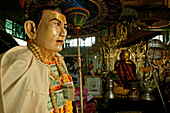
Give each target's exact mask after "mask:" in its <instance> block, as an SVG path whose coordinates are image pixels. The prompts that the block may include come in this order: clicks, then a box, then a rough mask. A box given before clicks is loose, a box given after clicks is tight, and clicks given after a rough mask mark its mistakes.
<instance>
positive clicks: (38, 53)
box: [28, 42, 67, 113]
mask: <svg viewBox="0 0 170 113" xmlns="http://www.w3.org/2000/svg"><path fill="white" fill-rule="evenodd" d="M28 48H29V49H30V50H31V51H32V53H33V54H34V56H35V57H36V58H37V59H38V60H40V61H41V62H43V63H45V64H46V61H45V59H44V57H43V56H42V54H41V51H40V49H39V48H38V47H37V45H36V44H35V43H34V42H31V43H30V44H28ZM54 60H55V61H56V65H57V68H58V70H59V72H60V77H58V76H56V75H55V74H54V73H53V71H52V70H51V68H50V66H49V65H48V64H46V66H47V67H48V68H49V69H50V74H51V76H52V77H53V78H54V79H55V80H60V79H61V78H63V84H65V76H64V72H63V69H62V64H61V57H60V56H59V55H57V54H56V55H55V57H54ZM49 92H50V95H51V101H52V105H53V108H54V111H55V113H58V107H57V104H56V97H55V95H54V91H53V89H52V86H51V82H50V83H49ZM65 104H66V103H65ZM66 109H67V107H66V105H65V110H66Z"/></svg>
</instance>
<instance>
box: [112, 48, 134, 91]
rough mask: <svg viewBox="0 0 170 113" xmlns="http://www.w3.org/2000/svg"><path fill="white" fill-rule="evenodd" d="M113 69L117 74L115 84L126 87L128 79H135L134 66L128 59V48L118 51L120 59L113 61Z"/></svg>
mask: <svg viewBox="0 0 170 113" xmlns="http://www.w3.org/2000/svg"><path fill="white" fill-rule="evenodd" d="M115 71H117V73H118V75H119V80H118V81H117V84H118V85H119V86H122V87H124V88H125V87H126V84H127V82H128V81H130V80H136V66H135V64H134V62H133V61H132V60H130V52H129V51H128V50H122V52H121V53H120V60H118V61H116V63H115Z"/></svg>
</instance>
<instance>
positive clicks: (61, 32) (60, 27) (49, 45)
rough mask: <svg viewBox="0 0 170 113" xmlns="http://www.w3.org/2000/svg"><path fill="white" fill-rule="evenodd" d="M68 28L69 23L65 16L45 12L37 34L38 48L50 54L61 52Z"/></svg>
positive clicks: (53, 12) (55, 12)
mask: <svg viewBox="0 0 170 113" xmlns="http://www.w3.org/2000/svg"><path fill="white" fill-rule="evenodd" d="M66 28H67V21H66V17H65V16H64V15H63V14H61V13H60V12H57V11H53V10H45V11H44V13H43V16H42V19H41V21H40V23H39V26H38V29H37V32H36V40H37V46H38V47H40V48H41V49H44V50H45V51H49V52H59V51H61V50H62V45H63V43H64V40H65V37H66V35H67V29H66Z"/></svg>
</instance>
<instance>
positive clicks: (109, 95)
mask: <svg viewBox="0 0 170 113" xmlns="http://www.w3.org/2000/svg"><path fill="white" fill-rule="evenodd" d="M113 87H114V85H113V80H112V79H107V85H106V89H107V91H106V94H105V98H107V99H113V98H115V95H114V93H113Z"/></svg>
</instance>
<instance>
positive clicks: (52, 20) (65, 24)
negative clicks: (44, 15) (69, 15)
mask: <svg viewBox="0 0 170 113" xmlns="http://www.w3.org/2000/svg"><path fill="white" fill-rule="evenodd" d="M53 20H57V21H58V22H59V23H60V24H61V21H60V20H59V19H57V18H53V19H51V20H50V21H53ZM64 25H67V24H64Z"/></svg>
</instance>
